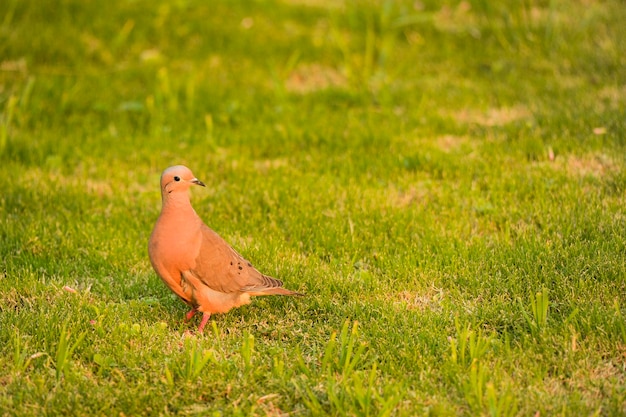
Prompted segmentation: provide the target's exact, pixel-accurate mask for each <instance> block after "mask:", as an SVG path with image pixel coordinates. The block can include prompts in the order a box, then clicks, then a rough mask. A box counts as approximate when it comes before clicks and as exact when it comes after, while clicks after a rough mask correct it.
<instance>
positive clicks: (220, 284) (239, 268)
mask: <svg viewBox="0 0 626 417" xmlns="http://www.w3.org/2000/svg"><path fill="white" fill-rule="evenodd" d="M201 232H202V242H201V245H200V252H199V253H198V257H197V258H196V262H195V267H194V268H192V269H191V272H192V273H193V274H194V275H195V276H196V277H197V278H198V279H200V280H201V281H202V282H203V283H204V284H205V285H206V286H208V287H209V288H211V289H213V290H215V291H220V292H223V293H233V292H238V291H239V292H241V291H243V292H257V291H265V290H269V289H272V288H280V287H282V285H283V283H282V282H281V281H280V280H277V279H275V278H272V277H268V276H267V275H263V274H261V273H260V272H259V271H257V270H256V269H255V268H254V267H253V266H252V264H251V263H250V262H248V261H247V260H246V259H245V258H244V257H243V256H241V255H240V254H239V253H237V252H236V251H235V250H234V249H233V248H231V247H230V245H229V244H228V243H227V242H226V241H225V240H224V239H222V238H221V237H220V236H219V235H218V234H217V233H215V232H214V231H213V230H211V229H210V228H209V227H208V226H206V225H204V224H203V225H202V228H201Z"/></svg>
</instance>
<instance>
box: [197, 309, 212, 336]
mask: <svg viewBox="0 0 626 417" xmlns="http://www.w3.org/2000/svg"><path fill="white" fill-rule="evenodd" d="M210 317H211V313H207V312H204V313H202V321H201V322H200V326H198V333H202V330H204V326H205V325H206V323H207V321H209V318H210Z"/></svg>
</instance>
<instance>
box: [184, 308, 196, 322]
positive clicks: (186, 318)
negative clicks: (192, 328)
mask: <svg viewBox="0 0 626 417" xmlns="http://www.w3.org/2000/svg"><path fill="white" fill-rule="evenodd" d="M197 312H198V310H196V309H195V308H194V309H192V310H190V311H189V312H188V313H187V314H185V321H189V320H191V318H192V317H193V316H194V314H196V313H197Z"/></svg>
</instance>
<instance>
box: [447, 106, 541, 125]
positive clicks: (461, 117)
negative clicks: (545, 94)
mask: <svg viewBox="0 0 626 417" xmlns="http://www.w3.org/2000/svg"><path fill="white" fill-rule="evenodd" d="M453 117H454V119H455V120H456V121H457V122H459V123H465V124H478V125H481V126H504V125H506V124H509V123H513V122H517V121H520V120H527V119H530V118H531V117H532V113H531V112H530V110H529V109H528V108H527V107H525V106H515V107H501V108H491V109H488V110H487V111H476V110H473V109H464V110H461V111H459V112H456V113H455V114H454V115H453Z"/></svg>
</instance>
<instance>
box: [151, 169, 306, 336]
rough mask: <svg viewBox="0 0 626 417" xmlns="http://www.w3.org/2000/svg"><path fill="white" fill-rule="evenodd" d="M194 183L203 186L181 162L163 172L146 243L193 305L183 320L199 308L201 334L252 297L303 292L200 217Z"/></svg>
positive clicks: (166, 277) (162, 272)
mask: <svg viewBox="0 0 626 417" xmlns="http://www.w3.org/2000/svg"><path fill="white" fill-rule="evenodd" d="M195 185H198V186H201V187H205V186H206V185H205V184H204V183H203V182H202V181H200V180H199V179H197V178H196V177H195V175H194V174H193V173H192V172H191V170H190V169H189V168H187V167H186V166H184V165H175V166H171V167H169V168H167V169H165V170H164V171H163V173H162V174H161V202H162V207H161V214H160V215H159V217H158V219H157V221H156V223H155V225H154V229H153V230H152V234H151V235H150V240H149V243H148V254H149V256H150V263H151V264H152V267H153V268H154V270H155V272H156V273H157V275H158V276H159V277H160V278H161V279H162V280H163V282H164V283H165V284H166V285H167V286H168V287H169V288H170V290H172V292H174V294H176V295H177V296H178V297H179V298H180V299H181V300H182V301H184V302H185V303H186V304H187V305H189V306H190V307H191V310H190V311H189V312H188V313H187V314H186V315H185V319H186V321H189V320H191V318H192V317H193V316H194V315H195V314H196V313H198V312H200V313H202V320H201V321H200V325H199V326H198V332H199V333H202V331H203V329H204V326H205V325H206V323H207V321H208V320H209V318H210V317H211V314H214V313H226V312H227V311H229V310H231V309H232V308H235V307H240V306H242V305H245V304H249V303H250V301H251V300H250V297H251V296H261V295H290V296H302V295H304V294H301V293H298V292H295V291H291V290H288V289H286V288H284V287H283V282H282V281H281V280H279V279H276V278H273V277H270V276H268V275H264V274H262V273H261V272H259V271H258V270H257V269H256V268H254V267H253V266H252V264H251V263H250V262H249V261H247V260H246V259H245V258H244V257H243V256H241V255H240V254H239V253H238V252H237V251H235V250H234V249H233V248H232V247H231V246H230V245H229V244H228V243H227V242H226V241H225V240H224V239H223V238H222V237H220V236H219V235H218V234H217V233H216V232H214V231H213V230H212V229H210V228H209V227H208V226H207V225H206V224H205V223H204V222H203V221H202V219H201V218H200V217H199V216H198V214H197V213H196V212H195V210H194V209H193V207H192V205H191V201H190V199H189V189H190V188H191V187H192V186H195Z"/></svg>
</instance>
